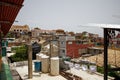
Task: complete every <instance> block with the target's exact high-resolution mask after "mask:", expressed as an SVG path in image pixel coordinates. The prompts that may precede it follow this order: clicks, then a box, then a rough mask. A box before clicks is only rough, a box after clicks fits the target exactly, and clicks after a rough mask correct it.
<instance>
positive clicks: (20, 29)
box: [10, 25, 30, 33]
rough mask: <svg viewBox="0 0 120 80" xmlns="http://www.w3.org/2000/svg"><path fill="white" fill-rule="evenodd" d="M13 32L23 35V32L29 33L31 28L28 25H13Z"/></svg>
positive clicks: (11, 29)
mask: <svg viewBox="0 0 120 80" xmlns="http://www.w3.org/2000/svg"><path fill="white" fill-rule="evenodd" d="M10 31H11V32H19V33H23V32H29V31H30V28H29V26H28V25H23V26H21V25H12V26H11V28H10Z"/></svg>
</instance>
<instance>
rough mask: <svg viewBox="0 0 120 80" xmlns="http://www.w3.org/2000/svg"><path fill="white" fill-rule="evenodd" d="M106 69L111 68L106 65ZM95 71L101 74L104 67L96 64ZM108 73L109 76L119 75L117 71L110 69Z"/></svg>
mask: <svg viewBox="0 0 120 80" xmlns="http://www.w3.org/2000/svg"><path fill="white" fill-rule="evenodd" d="M108 69H111V65H108ZM97 72H99V73H101V74H103V73H104V67H100V66H97ZM108 75H109V76H111V77H119V73H117V72H114V71H110V72H108Z"/></svg>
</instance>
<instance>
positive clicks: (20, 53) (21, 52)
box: [11, 45, 28, 61]
mask: <svg viewBox="0 0 120 80" xmlns="http://www.w3.org/2000/svg"><path fill="white" fill-rule="evenodd" d="M12 50H15V52H16V54H15V55H13V56H11V58H12V60H13V61H23V60H27V56H28V55H27V47H26V46H25V45H22V46H20V47H16V48H12Z"/></svg>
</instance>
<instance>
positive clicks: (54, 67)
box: [50, 57, 59, 76]
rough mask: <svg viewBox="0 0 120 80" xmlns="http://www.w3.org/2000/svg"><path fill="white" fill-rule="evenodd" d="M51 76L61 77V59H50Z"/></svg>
mask: <svg viewBox="0 0 120 80" xmlns="http://www.w3.org/2000/svg"><path fill="white" fill-rule="evenodd" d="M50 61H51V64H50V74H51V75H53V76H57V75H59V58H58V57H52V58H51V59H50Z"/></svg>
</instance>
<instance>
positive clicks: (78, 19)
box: [14, 0, 120, 36]
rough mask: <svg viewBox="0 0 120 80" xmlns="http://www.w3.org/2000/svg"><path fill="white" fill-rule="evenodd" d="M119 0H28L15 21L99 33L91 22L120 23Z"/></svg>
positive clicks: (31, 25) (101, 31)
mask: <svg viewBox="0 0 120 80" xmlns="http://www.w3.org/2000/svg"><path fill="white" fill-rule="evenodd" d="M119 3H120V0H34V1H33V0H25V1H24V6H23V7H22V8H21V11H20V12H19V14H18V16H17V18H16V20H17V21H18V22H17V23H16V22H15V23H14V24H17V25H25V24H27V25H29V26H30V28H34V27H39V28H41V29H64V30H65V31H74V32H83V31H87V32H90V33H95V34H99V35H100V36H103V34H102V33H103V30H102V28H98V27H92V26H82V25H85V24H88V23H99V24H120V15H119V14H120V5H119Z"/></svg>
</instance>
